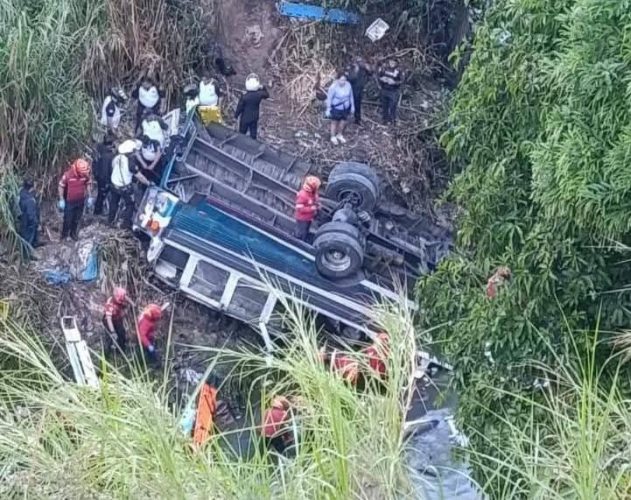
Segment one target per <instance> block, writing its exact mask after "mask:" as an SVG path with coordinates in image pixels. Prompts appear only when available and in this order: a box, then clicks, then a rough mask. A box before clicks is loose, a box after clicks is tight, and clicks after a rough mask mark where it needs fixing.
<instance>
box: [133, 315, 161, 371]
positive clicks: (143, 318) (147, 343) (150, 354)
mask: <svg viewBox="0 0 631 500" xmlns="http://www.w3.org/2000/svg"><path fill="white" fill-rule="evenodd" d="M160 318H162V308H161V307H160V306H159V305H158V304H149V305H148V306H147V307H145V309H144V310H143V311H142V313H141V314H140V317H139V318H138V340H139V341H140V345H141V346H142V349H143V351H144V353H145V356H146V357H147V359H148V360H149V362H150V363H151V364H157V362H158V353H157V351H156V345H155V342H156V329H157V327H158V322H159V321H160Z"/></svg>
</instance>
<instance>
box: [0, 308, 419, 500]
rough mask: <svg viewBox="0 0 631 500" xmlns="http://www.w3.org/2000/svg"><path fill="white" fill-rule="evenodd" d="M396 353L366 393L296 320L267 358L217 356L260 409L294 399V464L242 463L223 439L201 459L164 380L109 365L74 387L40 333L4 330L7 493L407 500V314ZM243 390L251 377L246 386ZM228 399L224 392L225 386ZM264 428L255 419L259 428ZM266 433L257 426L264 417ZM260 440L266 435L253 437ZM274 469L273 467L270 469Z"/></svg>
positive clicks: (2, 434) (292, 317)
mask: <svg viewBox="0 0 631 500" xmlns="http://www.w3.org/2000/svg"><path fill="white" fill-rule="evenodd" d="M384 318H385V321H384V323H385V325H384V326H386V327H388V331H389V332H390V334H391V336H392V340H393V345H395V346H397V347H396V348H395V349H394V351H393V355H392V359H391V365H390V369H391V374H392V375H391V377H390V379H389V382H388V383H387V384H385V386H384V387H383V388H381V387H377V385H376V384H368V387H367V388H366V390H365V391H363V392H361V393H358V392H357V391H355V390H353V389H352V388H351V387H349V386H348V385H347V384H346V383H345V382H344V381H343V380H342V379H340V378H339V377H337V376H336V375H335V374H333V373H331V372H329V371H328V370H327V369H326V368H325V367H324V366H323V365H322V364H321V363H320V362H319V361H318V357H317V344H316V340H315V337H316V331H315V328H314V326H313V325H312V324H311V323H310V322H305V321H303V320H302V318H301V316H300V315H299V314H297V313H295V314H294V313H291V314H289V318H288V322H290V323H291V322H293V324H294V325H293V326H294V329H293V332H294V334H293V337H292V338H291V340H290V342H289V344H288V345H289V346H288V347H287V348H285V349H283V350H282V351H281V352H280V353H278V356H275V357H274V358H272V359H270V358H268V357H267V356H265V355H264V354H262V353H261V354H259V353H256V352H249V351H242V352H221V353H219V354H220V358H219V362H221V361H222V360H223V362H226V363H229V364H230V366H231V367H232V368H233V374H232V377H233V378H236V379H239V378H240V377H242V376H243V377H246V378H247V380H248V381H249V382H248V383H249V384H251V385H248V387H249V397H250V401H251V403H252V406H255V405H256V402H257V401H258V400H259V399H262V400H263V401H267V400H268V399H269V397H270V395H271V394H272V393H274V394H276V393H282V394H286V395H292V396H296V397H297V400H298V401H299V403H298V408H299V409H298V411H297V415H298V417H297V419H296V420H295V422H296V424H295V426H294V428H293V430H294V432H295V433H296V435H297V436H298V437H299V438H298V445H297V447H296V456H295V458H294V459H292V460H287V459H285V458H283V457H278V456H275V455H274V456H273V455H272V454H271V453H270V452H269V451H268V450H267V449H265V448H264V447H263V446H259V447H258V450H259V451H257V452H256V453H253V454H252V455H251V456H247V457H239V456H237V455H235V454H233V453H231V451H230V449H229V448H227V447H226V446H222V445H221V443H222V442H223V440H224V438H225V439H226V440H228V437H229V436H222V435H220V434H219V435H217V436H216V437H215V438H214V439H213V440H212V441H211V442H210V443H209V444H208V445H207V446H206V447H205V448H203V449H201V450H199V451H197V452H193V451H191V448H190V440H189V438H187V437H184V436H182V435H180V432H179V430H178V425H177V424H178V418H179V415H180V409H179V408H177V407H173V406H171V405H170V404H169V403H168V400H169V399H176V398H172V397H171V398H170V397H169V396H173V395H172V394H169V393H168V391H163V390H159V387H158V386H157V384H158V382H154V383H152V382H149V381H148V379H147V378H146V377H145V376H144V375H142V374H140V373H137V374H136V375H134V376H133V377H131V378H129V379H126V378H124V377H122V376H121V375H120V373H118V372H117V371H116V370H115V369H114V368H113V367H111V366H108V367H107V370H105V372H104V375H103V378H102V381H101V388H100V389H99V390H98V391H96V390H91V389H86V388H81V387H78V386H76V385H75V384H73V383H71V382H68V381H67V380H66V379H65V377H64V376H63V375H62V373H60V371H59V370H58V368H57V367H56V366H55V364H53V362H52V361H51V359H50V356H49V355H48V353H47V352H46V350H45V348H44V347H43V346H42V345H41V344H40V343H39V341H38V340H36V339H37V337H36V336H34V335H33V333H32V332H29V331H28V330H26V329H25V328H23V327H21V326H20V325H18V324H16V323H14V322H12V321H11V320H0V358H1V359H4V360H8V361H7V362H6V363H5V364H4V369H3V370H2V371H1V372H0V405H1V409H0V463H2V476H3V477H4V478H5V479H4V480H3V481H0V493H2V494H3V496H17V495H26V494H28V495H30V496H34V497H39V498H41V497H57V498H59V497H67V498H69V497H73V498H85V497H93V496H105V497H108V498H112V497H113V498H127V497H138V496H142V497H150V496H153V497H158V498H207V497H212V498H288V499H289V498H291V499H294V498H395V497H397V498H401V497H406V496H409V495H411V487H410V482H409V477H408V471H407V469H406V466H405V464H404V461H403V460H404V458H403V457H404V455H403V447H404V440H403V421H404V415H405V411H404V410H405V404H406V401H405V397H404V396H405V394H406V391H407V388H408V384H409V383H410V381H411V380H412V373H413V354H412V353H413V352H414V347H415V346H414V335H413V333H412V332H413V330H412V324H411V319H410V317H409V315H408V314H407V313H406V312H405V311H394V312H391V313H389V314H386V315H385V316H384ZM244 380H245V379H244ZM220 394H221V388H220ZM255 420H256V419H255ZM258 421H259V422H260V419H259V420H258ZM251 431H252V438H253V439H254V440H256V439H257V438H258V432H257V430H256V429H254V428H253V429H251ZM274 464H276V465H274Z"/></svg>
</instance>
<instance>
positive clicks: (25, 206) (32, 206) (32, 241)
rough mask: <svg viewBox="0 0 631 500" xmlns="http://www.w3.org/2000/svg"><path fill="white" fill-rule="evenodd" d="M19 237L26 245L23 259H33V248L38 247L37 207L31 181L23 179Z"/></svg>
mask: <svg viewBox="0 0 631 500" xmlns="http://www.w3.org/2000/svg"><path fill="white" fill-rule="evenodd" d="M19 205H20V236H21V237H22V239H23V240H24V242H25V243H26V245H25V247H24V252H23V253H24V257H25V258H26V259H30V258H32V257H33V248H35V247H37V246H39V245H38V240H37V228H38V226H39V205H38V203H37V200H36V199H35V194H34V193H33V181H32V180H31V179H24V181H23V182H22V189H21V190H20V200H19Z"/></svg>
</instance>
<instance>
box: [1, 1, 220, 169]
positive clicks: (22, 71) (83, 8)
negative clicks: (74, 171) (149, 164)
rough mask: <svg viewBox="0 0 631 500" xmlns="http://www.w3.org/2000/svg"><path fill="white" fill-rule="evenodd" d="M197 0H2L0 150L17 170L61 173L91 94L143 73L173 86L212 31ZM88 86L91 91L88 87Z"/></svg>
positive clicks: (74, 148) (81, 135) (86, 128)
mask: <svg viewBox="0 0 631 500" xmlns="http://www.w3.org/2000/svg"><path fill="white" fill-rule="evenodd" d="M213 5H214V3H213V1H212V0H211V1H209V2H206V7H207V11H206V14H205V15H206V16H209V17H205V16H203V15H202V13H201V10H200V9H201V8H200V7H199V3H197V2H193V1H188V2H187V1H183V2H177V4H175V3H174V4H170V3H168V2H166V0H155V1H154V0H137V1H134V2H128V1H125V0H96V1H91V0H40V1H37V2H29V3H27V4H26V5H25V4H24V2H22V1H20V0H8V1H7V2H4V3H3V6H2V9H0V120H1V121H2V123H3V126H2V128H1V129H0V152H5V153H7V154H8V159H9V160H12V161H13V162H14V163H15V164H16V165H17V168H18V171H19V172H20V173H21V172H24V171H30V172H31V173H33V174H48V175H50V174H55V175H56V174H57V172H58V170H59V168H60V166H61V165H60V163H62V162H63V161H64V160H65V159H66V158H67V156H68V155H71V154H77V153H79V152H80V151H79V149H80V148H81V144H82V142H83V141H84V139H85V138H86V137H88V136H89V134H90V131H91V125H92V118H93V116H94V113H93V108H92V105H91V100H90V97H100V96H102V93H103V91H104V90H105V89H107V88H108V87H109V86H110V85H112V84H132V83H133V82H134V81H136V80H138V79H139V78H140V76H141V73H151V74H152V75H153V76H155V77H158V78H159V81H160V83H161V84H163V85H164V86H165V88H166V89H167V90H168V91H173V90H175V89H176V88H177V86H178V85H179V82H180V81H182V79H183V78H184V76H185V74H186V72H187V71H188V70H189V69H190V68H191V67H192V66H193V65H195V64H198V63H199V61H200V59H201V58H202V57H203V53H202V51H203V50H204V43H203V42H204V37H205V36H209V35H210V34H212V31H213V23H212V21H209V22H208V23H207V24H206V25H204V24H203V23H204V22H206V21H208V19H209V18H210V19H211V20H212V8H213ZM88 92H89V94H88Z"/></svg>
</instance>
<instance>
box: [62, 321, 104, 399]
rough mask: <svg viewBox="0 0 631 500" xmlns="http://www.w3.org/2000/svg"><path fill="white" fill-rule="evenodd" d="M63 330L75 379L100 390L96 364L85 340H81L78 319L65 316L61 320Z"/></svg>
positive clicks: (81, 383) (79, 382)
mask: <svg viewBox="0 0 631 500" xmlns="http://www.w3.org/2000/svg"><path fill="white" fill-rule="evenodd" d="M61 329H62V330H63V332H64V338H65V340H66V351H67V352H68V359H69V360H70V366H72V372H73V374H74V379H75V381H76V382H77V384H79V385H87V386H89V387H94V388H98V387H99V379H98V377H97V376H96V371H95V369H94V363H92V358H91V357H90V352H89V351H88V346H87V344H86V343H85V340H82V339H81V332H79V327H78V326H77V319H76V318H75V317H74V316H64V317H62V318H61Z"/></svg>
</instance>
